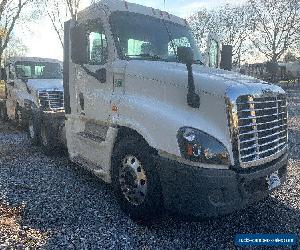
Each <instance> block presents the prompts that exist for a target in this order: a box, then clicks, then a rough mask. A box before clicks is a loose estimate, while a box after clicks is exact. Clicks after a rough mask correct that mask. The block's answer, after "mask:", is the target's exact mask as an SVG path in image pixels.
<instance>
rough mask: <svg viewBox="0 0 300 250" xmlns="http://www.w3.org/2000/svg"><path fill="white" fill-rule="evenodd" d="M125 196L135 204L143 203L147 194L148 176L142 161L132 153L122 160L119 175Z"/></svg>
mask: <svg viewBox="0 0 300 250" xmlns="http://www.w3.org/2000/svg"><path fill="white" fill-rule="evenodd" d="M119 182H120V188H121V190H122V193H123V195H124V197H125V198H126V199H127V200H128V201H129V202H130V203H131V204H133V205H135V206H139V205H141V204H142V203H143V202H144V201H145V198H146V195H147V176H146V171H145V170H144V168H143V165H142V163H141V162H140V161H139V160H138V159H137V158H136V157H135V156H132V155H128V156H126V157H125V158H124V159H123V161H122V166H121V169H120V175H119Z"/></svg>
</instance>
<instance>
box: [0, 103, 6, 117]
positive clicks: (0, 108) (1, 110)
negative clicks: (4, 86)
mask: <svg viewBox="0 0 300 250" xmlns="http://www.w3.org/2000/svg"><path fill="white" fill-rule="evenodd" d="M0 120H1V121H3V122H5V121H7V120H8V117H7V110H6V103H5V102H2V103H0Z"/></svg>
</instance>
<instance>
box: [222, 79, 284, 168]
mask: <svg viewBox="0 0 300 250" xmlns="http://www.w3.org/2000/svg"><path fill="white" fill-rule="evenodd" d="M257 83H258V84H257ZM279 95H285V92H284V91H283V89H282V88H280V87H278V86H275V85H271V84H265V83H264V82H260V81H257V82H255V80H254V81H253V84H252V85H248V84H245V85H237V86H234V85H233V86H231V87H230V88H228V89H227V92H226V98H225V102H226V109H227V115H228V126H229V131H230V136H231V143H232V153H233V158H234V165H235V167H241V168H251V167H256V166H259V165H263V164H266V163H268V162H271V161H273V160H275V159H277V158H279V157H281V156H282V155H284V154H286V153H287V152H288V143H287V142H288V141H287V140H288V129H287V130H286V131H285V130H282V131H277V133H274V134H272V135H271V136H265V137H259V134H260V133H262V132H267V131H271V130H273V129H274V130H275V129H279V128H284V127H285V126H287V124H282V125H280V126H275V127H273V128H267V129H265V130H257V128H258V126H262V125H265V124H273V123H278V122H280V121H282V120H284V121H287V117H288V115H287V116H286V117H282V119H279V116H281V115H285V114H287V111H286V112H282V110H281V109H286V108H287V106H286V105H285V104H282V103H280V102H284V101H285V100H284V99H280V98H278V99H277V100H270V101H269V100H266V101H265V102H264V101H261V102H260V101H257V99H258V100H259V98H261V99H263V98H268V97H273V98H274V97H278V96H279ZM242 96H249V98H250V99H249V100H247V101H245V102H238V99H239V97H242ZM265 103H267V104H268V103H269V104H271V103H274V104H276V107H274V108H273V107H272V108H270V107H269V108H268V110H272V109H276V110H278V111H277V113H276V114H274V115H261V116H256V114H254V115H253V113H255V112H256V111H258V112H259V111H263V110H266V109H255V108H254V105H255V104H265ZM238 104H240V105H244V104H248V105H249V106H250V108H248V110H243V109H241V110H239V111H238ZM243 111H245V112H246V111H248V112H253V113H251V116H249V117H247V118H244V119H243V118H242V119H239V114H241V112H243ZM279 111H280V112H279ZM272 116H273V117H274V116H277V119H276V120H273V121H266V122H261V123H258V122H257V119H259V118H266V117H272ZM275 118H276V117H275ZM239 120H244V121H247V120H252V122H251V121H249V122H251V124H246V125H244V126H243V125H241V126H240V127H239ZM251 127H254V128H256V129H253V130H254V131H251V132H250V133H247V132H244V133H242V134H239V129H243V128H244V129H247V128H251ZM284 132H287V136H284V137H280V138H276V140H273V141H272V142H267V143H263V144H259V141H260V140H262V139H266V138H270V137H272V136H276V134H278V135H280V134H282V133H284ZM247 135H253V137H254V138H251V139H250V138H249V139H247V138H245V140H244V141H242V140H241V141H239V139H240V138H241V137H243V136H245V137H246V136H247ZM284 139H286V141H285V142H284V143H281V144H279V143H280V141H282V140H284ZM251 142H252V143H253V145H249V147H247V148H241V144H243V143H251ZM276 142H277V145H276V146H275V147H272V148H271V149H268V150H265V151H261V152H260V148H261V147H264V146H267V145H271V144H272V143H276ZM285 144H286V146H284V145H285ZM282 146H284V147H283V148H282V150H280V151H279V152H276V153H275V154H273V155H270V156H267V157H265V158H262V159H259V155H263V154H265V153H267V152H270V151H272V150H276V149H278V148H281V147H282ZM255 149H256V150H255ZM247 150H249V151H250V150H253V151H254V152H249V153H250V154H249V155H241V154H240V152H241V151H243V152H246V151H247ZM254 155H257V157H256V159H254V160H253V161H249V162H243V161H242V159H247V157H251V156H254Z"/></svg>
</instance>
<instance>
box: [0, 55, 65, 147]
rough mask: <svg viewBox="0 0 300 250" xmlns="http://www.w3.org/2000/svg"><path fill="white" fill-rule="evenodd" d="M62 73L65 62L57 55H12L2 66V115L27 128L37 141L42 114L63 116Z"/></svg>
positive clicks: (38, 139) (0, 113) (0, 112)
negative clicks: (3, 82)
mask: <svg viewBox="0 0 300 250" xmlns="http://www.w3.org/2000/svg"><path fill="white" fill-rule="evenodd" d="M62 73H63V72H62V63H61V62H60V61H58V60H55V59H49V58H38V57H13V58H10V59H9V60H8V61H7V63H6V65H5V68H4V69H3V70H2V78H3V79H4V80H5V92H6V93H5V98H4V99H2V100H1V104H0V116H1V118H2V119H6V118H8V119H9V120H12V121H15V122H16V123H17V124H18V125H20V126H22V127H24V128H26V129H27V130H28V132H29V133H28V134H29V136H30V138H31V139H32V140H33V141H34V142H35V143H36V144H37V143H38V142H39V141H40V139H41V138H40V134H41V132H40V127H39V126H38V125H40V124H41V120H42V116H44V115H46V116H49V115H50V116H54V115H56V116H57V115H59V116H64V94H63V79H62V78H63V74H62ZM34 123H36V124H35V126H33V124H34Z"/></svg>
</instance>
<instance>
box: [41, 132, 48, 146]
mask: <svg viewBox="0 0 300 250" xmlns="http://www.w3.org/2000/svg"><path fill="white" fill-rule="evenodd" d="M41 141H42V144H43V146H44V147H47V145H48V142H47V137H46V132H45V129H44V128H42V129H41Z"/></svg>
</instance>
